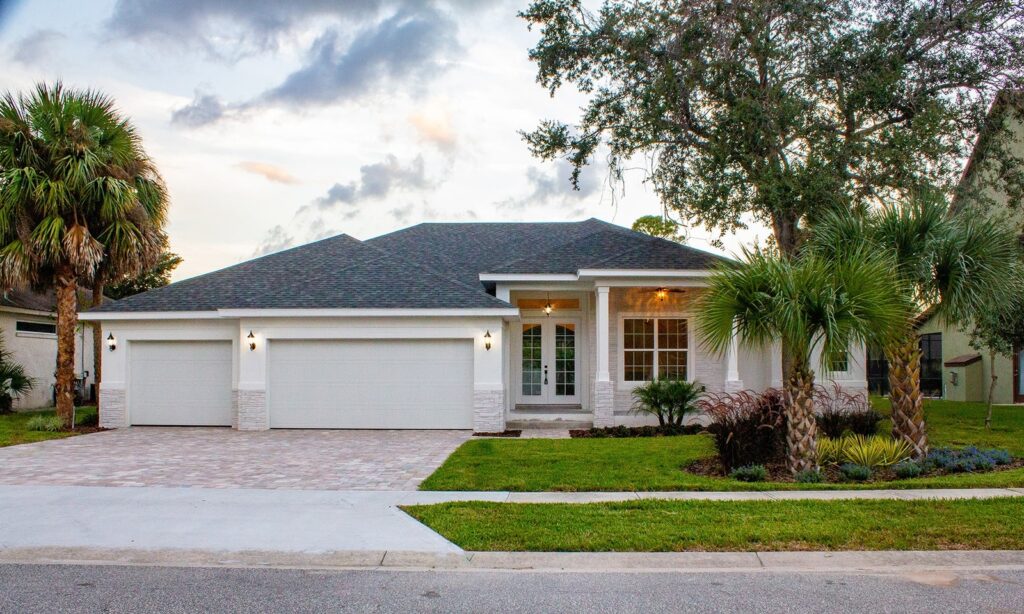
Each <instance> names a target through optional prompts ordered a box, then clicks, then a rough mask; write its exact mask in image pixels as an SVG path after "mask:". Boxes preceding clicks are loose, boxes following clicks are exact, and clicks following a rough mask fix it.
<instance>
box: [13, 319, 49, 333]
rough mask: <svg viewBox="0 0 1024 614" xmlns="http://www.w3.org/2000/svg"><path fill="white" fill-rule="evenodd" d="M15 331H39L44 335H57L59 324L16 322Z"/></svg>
mask: <svg viewBox="0 0 1024 614" xmlns="http://www.w3.org/2000/svg"><path fill="white" fill-rule="evenodd" d="M14 331H15V333H39V334H43V335H56V334H57V325H56V324H47V323H45V322H21V321H18V322H15V323H14Z"/></svg>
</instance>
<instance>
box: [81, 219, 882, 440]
mask: <svg viewBox="0 0 1024 614" xmlns="http://www.w3.org/2000/svg"><path fill="white" fill-rule="evenodd" d="M719 260H720V258H719V257H718V256H715V255H712V254H710V253H707V252H703V251H700V250H697V249H693V248H691V247H687V246H685V245H680V244H677V243H673V242H670V241H666V240H662V239H657V238H653V237H650V236H647V235H644V234H641V233H637V232H633V231H631V230H628V229H625V228H622V227H619V226H615V225H612V224H608V223H606V222H601V221H598V220H594V219H591V220H587V221H583V222H574V223H491V224H489V223H464V224H458V223H456V224H420V225H417V226H413V227H410V228H406V229H403V230H399V231H396V232H393V233H390V234H386V235H383V236H380V237H376V238H373V239H369V240H366V241H359V240H357V239H354V238H352V237H349V236H346V235H339V236H336V237H333V238H329V239H324V240H322V241H318V242H316V243H311V244H309V245H305V246H302V247H297V248H294V249H290V250H287V251H283V252H279V253H276V254H272V255H269V256H264V257H262V258H257V259H255V260H251V261H248V262H244V263H242V264H239V265H236V266H232V267H229V268H226V269H223V270H220V271H215V272H213V273H209V274H206V275H202V276H199V277H195V278H192V279H188V280H184V281H181V282H177V283H174V284H171V285H169V286H167V287H164V288H159V289H156V290H151V291H149V292H146V293H143V294H140V295H136V296H133V297H129V298H127V299H124V300H121V301H116V302H111V303H108V304H106V305H104V306H103V307H102V308H100V309H98V310H95V311H91V312H87V313H84V314H82V317H83V318H85V319H89V320H93V321H102V323H103V327H104V328H103V330H104V336H105V337H107V338H108V343H109V344H110V351H108V352H107V353H106V354H105V356H106V358H105V360H104V377H103V382H102V386H101V393H100V394H101V397H100V398H101V406H102V410H101V421H102V425H103V426H105V427H123V426H128V425H224V426H228V425H231V426H233V427H235V428H238V429H247V430H249V429H256V430H260V429H268V428H366V429H375V428H379V429H384V428H386V429H474V430H476V431H478V432H495V431H501V430H504V429H506V428H515V427H519V426H524V425H538V424H554V423H557V424H560V425H590V424H593V425H595V426H610V425H616V424H630V423H635V422H637V421H638V418H637V417H635V416H633V415H631V414H630V411H629V410H630V407H631V405H632V398H631V391H632V389H633V388H634V387H635V386H636V385H638V384H639V383H642V382H644V381H647V380H649V379H651V378H652V377H654V376H657V375H661V376H678V377H685V378H688V379H697V380H699V381H700V382H702V383H703V384H705V385H706V386H707V387H708V388H709V389H711V390H739V389H744V388H752V389H760V388H765V387H768V386H772V385H775V386H778V385H780V383H781V372H780V361H779V352H778V349H777V348H774V349H773V348H767V349H745V348H742V347H737V345H736V344H734V345H733V347H732V348H731V350H730V352H728V353H727V354H726V355H725V356H716V355H712V354H710V353H708V352H707V351H706V350H705V349H704V348H703V346H702V343H701V335H700V331H699V330H697V328H696V325H695V323H694V316H695V315H696V309H697V301H698V298H699V296H700V293H701V292H702V291H703V287H704V286H705V283H706V279H707V277H708V275H709V273H710V270H711V269H712V268H713V267H714V266H715V265H716V263H717V262H719ZM832 376H833V377H834V378H835V379H836V380H837V381H838V382H839V383H840V384H841V385H843V386H844V387H847V388H852V389H857V390H863V389H865V387H866V382H865V372H864V353H863V351H856V352H851V353H849V355H848V356H847V361H846V365H845V370H844V371H841V372H838V373H834V374H833V375H832Z"/></svg>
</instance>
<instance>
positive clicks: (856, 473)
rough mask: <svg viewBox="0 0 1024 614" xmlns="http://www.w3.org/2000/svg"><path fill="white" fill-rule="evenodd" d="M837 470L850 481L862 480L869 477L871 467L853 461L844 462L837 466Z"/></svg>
mask: <svg viewBox="0 0 1024 614" xmlns="http://www.w3.org/2000/svg"><path fill="white" fill-rule="evenodd" d="M839 472H840V473H842V474H843V477H844V478H846V479H847V480H850V481H851V482H863V481H864V480H867V479H870V478H871V467H865V466H864V465H857V464H855V463H846V464H845V465H842V466H841V467H839Z"/></svg>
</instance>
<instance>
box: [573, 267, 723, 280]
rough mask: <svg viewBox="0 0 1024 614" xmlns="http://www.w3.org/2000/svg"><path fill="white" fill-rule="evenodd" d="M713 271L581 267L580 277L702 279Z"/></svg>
mask: <svg viewBox="0 0 1024 614" xmlns="http://www.w3.org/2000/svg"><path fill="white" fill-rule="evenodd" d="M711 273H712V272H711V271H709V270H706V269H702V270H686V271H680V270H675V269H580V272H579V277H580V279H583V278H596V277H601V278H623V277H642V278H648V277H661V278H667V279H701V278H704V277H709V276H710V275H711Z"/></svg>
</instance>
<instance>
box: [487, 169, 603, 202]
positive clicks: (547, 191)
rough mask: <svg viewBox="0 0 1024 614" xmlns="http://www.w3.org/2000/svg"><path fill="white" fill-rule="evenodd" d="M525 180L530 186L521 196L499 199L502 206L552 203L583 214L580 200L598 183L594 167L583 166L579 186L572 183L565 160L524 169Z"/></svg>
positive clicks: (590, 192) (595, 188) (591, 191)
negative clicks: (548, 167) (548, 169)
mask: <svg viewBox="0 0 1024 614" xmlns="http://www.w3.org/2000/svg"><path fill="white" fill-rule="evenodd" d="M526 182H527V184H529V185H530V186H531V188H532V191H531V192H530V194H529V195H527V196H525V197H523V198H509V199H507V200H505V201H502V202H500V203H498V207H499V208H502V209H516V210H522V209H525V208H527V207H534V206H541V205H548V206H551V205H555V206H559V207H562V208H565V209H572V210H573V214H574V215H582V212H583V207H582V206H581V205H582V202H583V201H584V200H586V199H587V198H590V197H591V196H593V195H594V194H595V193H596V192H597V191H598V190H599V189H600V187H601V185H600V180H599V179H598V172H597V169H596V168H593V167H591V168H586V169H584V170H583V172H582V173H581V174H580V181H579V189H578V190H575V189H573V187H572V164H570V163H569V162H566V161H564V160H559V161H558V162H556V163H555V167H554V169H552V171H551V172H546V171H544V170H542V169H540V168H537V167H530V168H528V169H526Z"/></svg>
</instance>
